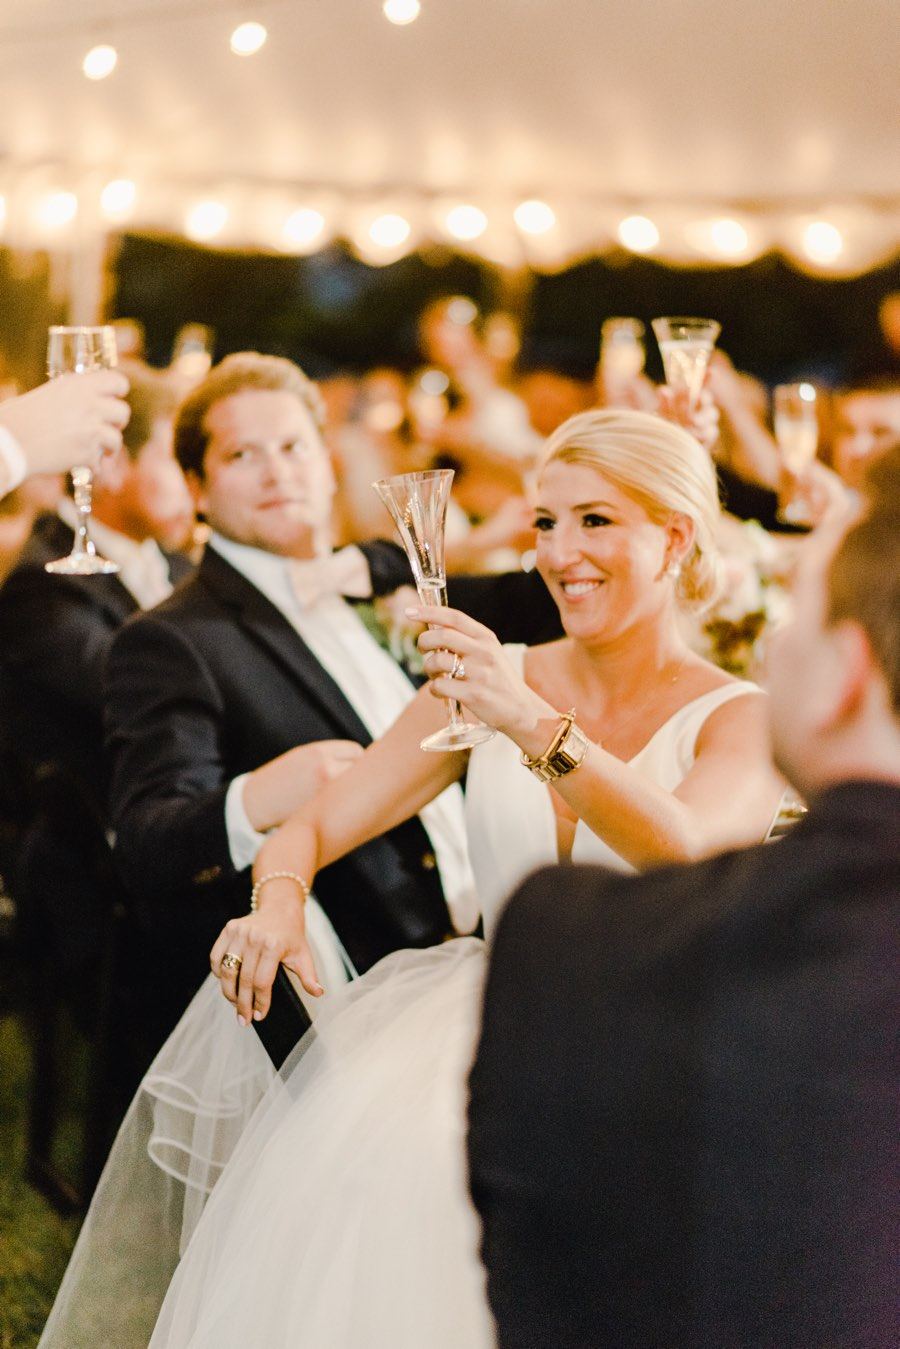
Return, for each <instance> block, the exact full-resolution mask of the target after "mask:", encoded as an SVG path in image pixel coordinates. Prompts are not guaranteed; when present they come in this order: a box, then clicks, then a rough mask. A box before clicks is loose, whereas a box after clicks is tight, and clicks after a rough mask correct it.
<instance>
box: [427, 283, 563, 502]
mask: <svg viewBox="0 0 900 1349" xmlns="http://www.w3.org/2000/svg"><path fill="white" fill-rule="evenodd" d="M419 339H420V344H421V347H422V352H423V355H424V357H425V359H426V361H428V362H430V363H431V364H432V365H433V366H434V367H436V368H437V369H438V370H441V371H443V372H444V373H445V374H446V375H447V377H448V380H449V388H448V399H449V409H448V411H447V414H446V415H445V416H444V417H442V418H441V419H440V420H437V421H436V422H435V423H434V425H424V424H421V425H417V426H416V432H417V435H418V436H419V438H420V439H421V440H423V441H424V442H425V443H426V444H428V445H430V447H431V449H432V451H433V453H435V454H436V455H443V456H446V457H447V458H448V459H449V460H451V461H452V462H453V464H454V465H455V466H456V467H457V469H458V474H459V477H458V482H457V483H456V484H455V489H456V499H457V501H458V502H459V503H460V504H461V505H462V506H463V507H464V509H465V510H466V512H467V514H468V515H469V516H470V517H472V518H474V519H476V520H478V519H484V518H486V517H487V516H488V515H489V514H490V512H491V511H492V510H493V509H494V508H495V507H496V506H498V505H499V504H500V503H501V502H502V501H503V500H504V499H505V498H506V497H507V496H509V495H510V494H511V493H516V492H521V490H522V475H523V472H525V471H527V470H528V469H529V468H530V467H532V465H533V463H534V460H535V457H536V455H537V453H538V451H539V449H540V444H541V442H540V438H539V436H538V435H537V434H536V432H535V431H534V428H533V427H532V426H531V423H530V422H529V419H528V413H527V411H526V409H525V406H524V404H523V403H522V402H521V400H520V399H519V398H518V397H517V396H516V394H514V393H513V392H512V390H511V389H508V388H505V387H504V386H503V385H502V384H501V383H500V381H499V379H498V378H497V374H496V371H495V367H494V363H493V361H492V359H491V356H490V355H489V353H488V351H487V350H486V348H485V345H484V342H483V340H482V338H481V335H480V333H479V331H478V309H477V307H476V306H475V304H474V303H473V302H472V301H471V300H470V299H468V298H467V297H466V296H462V295H456V296H450V297H445V298H444V299H441V300H436V301H435V302H434V303H432V304H430V305H429V306H428V307H427V308H426V309H425V310H424V311H423V313H422V314H421V316H420V318H419Z"/></svg>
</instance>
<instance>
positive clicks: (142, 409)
mask: <svg viewBox="0 0 900 1349" xmlns="http://www.w3.org/2000/svg"><path fill="white" fill-rule="evenodd" d="M120 369H121V370H122V372H123V374H125V375H127V376H128V379H129V382H130V388H129V390H128V395H127V400H126V401H127V403H128V406H129V407H130V408H131V416H130V417H129V418H128V425H127V426H126V427H125V430H124V431H123V432H122V440H123V441H124V444H125V450H126V452H127V454H128V457H129V459H131V460H135V459H137V457H138V455H139V454H140V452H141V450H142V449H143V448H144V446H145V445H146V444H147V441H148V440H149V439H150V437H151V436H152V434H153V429H154V426H155V425H156V423H157V422H158V421H162V420H171V419H172V418H173V417H174V416H175V410H176V408H177V406H178V390H177V389H176V388H175V386H174V384H173V383H172V382H171V380H169V379H168V377H167V376H166V375H165V373H164V372H163V371H162V370H154V369H153V368H152V367H151V366H149V365H145V364H144V363H143V361H133V360H127V361H121V362H120Z"/></svg>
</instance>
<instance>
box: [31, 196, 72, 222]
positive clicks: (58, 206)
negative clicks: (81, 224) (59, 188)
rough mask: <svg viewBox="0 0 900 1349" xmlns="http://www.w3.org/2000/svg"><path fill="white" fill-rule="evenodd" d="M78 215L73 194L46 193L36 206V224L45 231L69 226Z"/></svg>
mask: <svg viewBox="0 0 900 1349" xmlns="http://www.w3.org/2000/svg"><path fill="white" fill-rule="evenodd" d="M77 214H78V198H77V197H76V196H75V193H74V192H48V193H47V195H46V196H45V197H42V198H41V200H40V201H39V202H38V205H37V218H38V223H39V224H40V225H42V226H43V228H44V229H47V230H56V229H62V228H63V227H64V226H65V225H70V224H71V223H72V221H73V220H74V219H75V217H76V215H77Z"/></svg>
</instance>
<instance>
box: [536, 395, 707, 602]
mask: <svg viewBox="0 0 900 1349" xmlns="http://www.w3.org/2000/svg"><path fill="white" fill-rule="evenodd" d="M556 461H559V462H560V463H563V464H584V465H586V466H587V467H588V468H594V469H596V470H597V472H598V473H601V474H602V475H603V477H604V478H607V479H608V480H609V482H611V483H612V484H613V485H614V486H615V487H617V488H618V489H619V491H621V492H624V493H625V494H626V495H627V496H630V497H631V498H632V499H633V500H634V501H636V502H637V503H638V504H639V505H640V506H642V507H643V509H644V510H645V511H646V512H647V514H648V515H649V517H650V519H651V520H652V521H653V522H654V524H665V522H666V521H667V520H668V518H669V516H670V515H672V514H673V512H678V513H680V514H682V515H686V516H687V517H688V518H689V519H690V520H691V522H692V523H693V526H694V542H693V545H692V547H691V548H690V550H689V551H688V553H687V555H686V556H685V557H684V558H683V559H682V562H681V574H680V576H679V577H678V580H677V582H676V588H675V594H676V598H677V599H678V602H679V603H680V604H681V606H682V607H683V608H685V609H695V610H702V609H705V608H707V607H708V606H709V605H710V604H712V602H713V600H714V599H715V598H716V595H717V594H718V592H719V586H720V575H719V556H718V548H717V545H716V525H717V522H718V519H719V494H718V488H717V485H716V474H715V469H714V468H713V465H712V460H711V459H710V457H709V455H708V454H707V452H706V451H705V450H704V449H703V447H702V445H700V443H699V442H698V441H697V440H695V439H694V437H693V436H692V435H691V434H690V432H689V431H685V430H684V428H683V427H681V426H676V425H675V423H674V422H669V421H666V420H665V419H664V418H663V417H656V416H654V415H653V414H652V413H649V412H630V411H625V410H614V409H609V410H605V411H596V412H579V413H578V414H577V416H575V417H570V418H569V420H568V421H566V422H563V424H562V426H560V427H558V429H557V430H556V431H554V433H553V435H552V436H551V437H550V439H549V440H548V442H547V446H546V450H545V454H544V458H543V461H542V463H541V471H542V472H543V470H544V469H546V468H547V466H548V464H552V463H554V462H556Z"/></svg>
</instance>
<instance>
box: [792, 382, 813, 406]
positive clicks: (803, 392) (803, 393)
mask: <svg viewBox="0 0 900 1349" xmlns="http://www.w3.org/2000/svg"><path fill="white" fill-rule="evenodd" d="M797 393H798V394H799V395H800V397H801V398H802V399H803V402H804V403H814V402H815V401H816V389H815V385H814V384H801V385H800V386H799V388H798V389H797Z"/></svg>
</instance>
